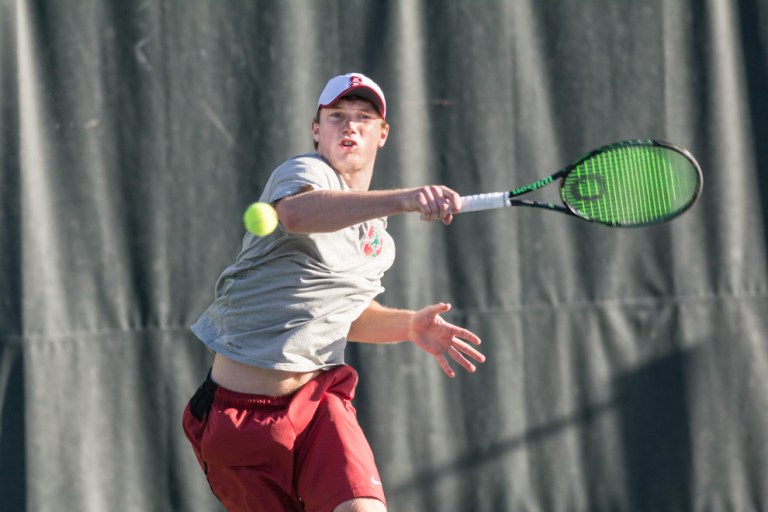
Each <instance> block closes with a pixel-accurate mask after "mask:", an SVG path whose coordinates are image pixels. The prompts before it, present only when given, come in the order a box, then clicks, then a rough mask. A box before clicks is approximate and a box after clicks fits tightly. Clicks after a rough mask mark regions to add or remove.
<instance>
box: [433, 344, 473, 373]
mask: <svg viewBox="0 0 768 512" xmlns="http://www.w3.org/2000/svg"><path fill="white" fill-rule="evenodd" d="M478 343H479V340H478ZM446 354H447V355H449V356H451V359H453V360H454V361H456V362H457V363H458V364H459V365H460V366H461V367H462V368H464V369H465V370H466V371H468V372H469V373H474V372H475V371H476V370H477V366H475V365H474V364H473V363H472V361H470V360H469V359H467V358H466V357H464V356H465V355H467V356H469V357H471V358H472V359H474V360H475V361H477V362H479V363H484V362H485V356H484V355H483V354H482V353H480V352H479V351H478V350H476V349H475V348H474V347H472V346H470V345H467V343H465V342H464V341H462V340H460V339H458V338H454V339H453V344H452V345H451V346H450V347H448V348H447V349H446V350H445V352H443V353H440V354H437V355H436V356H435V358H436V359H437V362H438V363H439V364H440V368H442V370H443V372H444V373H445V374H446V375H447V376H448V377H450V378H454V377H455V376H456V372H455V371H453V368H451V365H450V364H449V362H448V358H447V357H446Z"/></svg>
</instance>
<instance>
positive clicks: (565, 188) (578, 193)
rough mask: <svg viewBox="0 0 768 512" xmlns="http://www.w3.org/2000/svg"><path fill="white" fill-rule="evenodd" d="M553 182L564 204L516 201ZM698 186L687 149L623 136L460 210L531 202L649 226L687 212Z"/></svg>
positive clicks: (467, 200)
mask: <svg viewBox="0 0 768 512" xmlns="http://www.w3.org/2000/svg"><path fill="white" fill-rule="evenodd" d="M556 180H560V199H561V201H562V204H554V203H547V202H543V201H533V200H525V199H515V198H516V197H518V196H521V195H523V194H527V193H528V192H532V191H534V190H538V189H540V188H542V187H545V186H546V185H549V184H550V183H553V182H554V181H556ZM702 185H703V176H702V173H701V167H700V166H699V164H698V162H696V159H695V158H694V156H693V155H692V154H691V153H690V152H689V151H688V150H687V149H685V148H682V147H680V146H677V145H675V144H671V143H669V142H661V141H658V140H649V139H642V140H625V141H621V142H616V143H614V144H609V145H607V146H603V147H601V148H598V149H595V150H594V151H591V152H589V153H587V154H586V155H584V156H582V157H581V158H579V159H578V160H576V161H575V162H573V163H572V164H570V165H569V166H567V167H565V168H563V169H561V170H559V171H557V172H556V173H554V174H552V175H551V176H548V177H546V178H544V179H541V180H539V181H536V182H533V183H531V184H529V185H525V186H524V187H519V188H516V189H514V190H510V191H508V192H493V193H489V194H477V195H471V196H465V197H462V201H463V202H462V208H461V212H462V213H464V212H472V211H478V210H490V209H494V208H504V207H507V206H530V207H534V208H544V209H547V210H552V211H556V212H560V213H565V214H568V215H571V216H575V217H578V218H580V219H584V220H587V221H589V222H596V223H599V224H604V225H606V226H611V227H622V228H627V227H629V228H631V227H641V226H650V225H652V224H660V223H662V222H667V221H670V220H672V219H674V218H675V217H677V216H678V215H680V214H682V213H683V212H685V211H686V210H688V209H689V208H690V207H691V206H693V204H694V203H695V202H696V199H697V198H698V197H699V195H701V189H702Z"/></svg>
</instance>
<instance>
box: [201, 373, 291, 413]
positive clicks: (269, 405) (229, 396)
mask: <svg viewBox="0 0 768 512" xmlns="http://www.w3.org/2000/svg"><path fill="white" fill-rule="evenodd" d="M207 380H208V381H209V382H210V383H211V384H213V385H214V386H215V389H216V397H215V399H214V402H215V403H216V404H218V405H222V406H224V407H235V408H237V409H286V408H287V407H288V406H289V405H290V403H291V400H292V399H293V396H294V395H295V394H296V393H292V394H290V395H284V396H268V395H253V394H250V393H240V392H238V391H232V390H231V389H226V388H223V387H221V386H219V385H218V384H216V382H215V381H214V380H213V379H212V378H211V375H210V373H209V374H208V379H207Z"/></svg>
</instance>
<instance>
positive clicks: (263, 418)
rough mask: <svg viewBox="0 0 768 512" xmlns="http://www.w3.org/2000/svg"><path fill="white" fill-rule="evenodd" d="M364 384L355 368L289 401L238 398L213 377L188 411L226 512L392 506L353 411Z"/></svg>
mask: <svg viewBox="0 0 768 512" xmlns="http://www.w3.org/2000/svg"><path fill="white" fill-rule="evenodd" d="M356 385H357V373H356V372H355V370H354V369H353V368H352V367H350V366H339V367H336V368H333V369H331V370H329V371H327V372H324V373H322V374H321V375H318V376H317V377H316V378H314V379H313V380H311V381H310V382H308V383H307V384H305V385H304V386H303V387H302V388H301V389H299V390H298V391H297V392H296V393H295V394H293V395H291V396H286V397H265V396H261V395H249V394H244V393H236V392H234V391H229V390H227V389H224V388H221V387H218V386H217V385H216V384H215V383H214V382H213V381H212V380H211V379H210V378H208V379H207V380H206V382H205V383H204V384H203V385H202V386H200V389H199V390H198V391H197V393H195V396H194V397H193V398H192V399H191V400H190V403H189V405H187V407H186V409H185V411H184V419H183V424H184V433H185V434H186V435H187V438H188V439H189V441H190V442H191V443H192V447H193V448H194V450H195V455H197V460H198V461H199V462H200V466H201V467H202V468H203V471H204V472H205V474H206V476H207V478H208V482H209V483H210V485H211V489H212V490H213V493H214V494H215V495H216V497H217V498H219V500H220V501H221V503H222V504H223V505H224V507H225V508H226V509H227V510H228V511H230V512H235V511H249V512H254V511H265V512H275V511H304V510H306V511H311V512H321V511H332V510H333V509H334V508H335V507H336V506H337V505H339V504H340V503H343V502H345V501H348V500H351V499H354V498H376V499H378V500H380V501H382V502H384V503H386V501H385V499H384V490H383V488H382V485H381V478H380V477H379V473H378V470H377V469H376V463H375V462H374V459H373V453H372V452H371V448H370V446H369V445H368V441H367V440H366V438H365V435H364V434H363V432H362V430H361V429H360V425H359V424H358V422H357V416H356V411H355V409H354V407H352V403H351V400H352V398H353V396H354V393H355V387H356Z"/></svg>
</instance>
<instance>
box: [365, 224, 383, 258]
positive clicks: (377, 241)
mask: <svg viewBox="0 0 768 512" xmlns="http://www.w3.org/2000/svg"><path fill="white" fill-rule="evenodd" d="M382 245H383V243H382V240H381V235H380V234H379V230H378V229H377V228H376V226H371V227H370V228H369V229H368V236H367V237H366V238H365V240H363V254H365V255H366V256H368V257H369V258H375V257H376V256H378V255H379V254H381V250H382V249H383V247H382Z"/></svg>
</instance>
